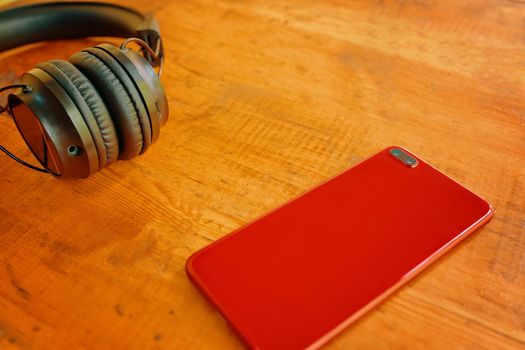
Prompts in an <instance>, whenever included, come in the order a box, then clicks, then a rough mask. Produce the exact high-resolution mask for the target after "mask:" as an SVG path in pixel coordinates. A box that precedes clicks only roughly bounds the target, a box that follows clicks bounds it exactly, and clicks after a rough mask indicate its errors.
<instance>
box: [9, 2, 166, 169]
mask: <svg viewBox="0 0 525 350" xmlns="http://www.w3.org/2000/svg"><path fill="white" fill-rule="evenodd" d="M89 36H106V37H108V36H111V37H123V38H131V39H128V40H126V41H125V42H124V43H123V44H122V45H121V46H120V47H115V46H113V45H110V44H101V45H97V46H94V47H91V48H87V49H84V50H82V51H80V52H77V53H75V54H74V55H72V56H71V57H70V58H69V60H68V61H65V60H51V61H48V62H43V63H39V64H37V65H36V66H35V68H33V69H31V70H30V71H28V72H26V73H24V74H23V76H22V77H21V83H19V84H12V85H9V86H5V87H3V88H2V89H0V92H1V91H4V90H8V89H16V90H14V91H13V93H11V94H9V96H8V106H7V107H6V108H7V109H8V111H9V113H10V114H11V116H12V118H13V120H14V122H15V124H16V126H17V128H18V130H19V132H20V134H21V135H22V137H23V139H24V140H25V142H26V144H27V146H28V147H29V148H30V150H31V151H32V153H33V154H34V156H35V157H36V158H37V159H38V161H39V162H40V164H42V166H43V167H44V168H43V169H39V168H36V167H34V166H32V165H30V164H28V163H26V162H24V161H22V160H20V159H18V158H16V157H15V156H14V155H12V154H11V153H10V152H9V151H7V150H5V148H3V147H2V150H4V151H5V152H6V153H7V154H8V155H10V156H11V157H12V158H15V159H16V160H17V161H19V162H21V163H22V164H24V165H26V166H29V167H31V168H33V169H36V170H40V171H45V172H48V173H51V174H53V175H55V176H58V177H88V176H89V175H91V174H93V173H94V172H96V171H98V170H99V169H102V168H103V167H105V166H107V165H108V164H110V163H112V162H114V161H115V160H117V159H131V158H133V157H136V156H138V155H139V154H142V153H144V152H145V151H146V150H147V149H148V148H149V147H150V146H151V145H152V144H153V143H155V141H156V140H157V139H158V137H159V131H160V127H161V126H162V125H164V123H165V122H166V120H167V118H168V102H167V98H166V95H165V92H164V89H163V87H162V85H161V83H160V79H159V76H160V72H161V69H162V62H163V56H164V54H163V48H162V40H161V37H160V32H159V25H158V23H157V21H156V20H155V19H154V18H153V17H151V16H148V15H144V14H141V13H139V12H136V11H134V10H132V9H130V8H126V7H122V6H117V5H111V4H105V3H95V2H56V3H44V4H37V5H29V6H23V7H15V8H10V9H7V10H5V11H3V12H0V51H4V50H8V49H11V48H14V47H17V46H21V45H25V44H29V43H33V42H38V41H45V40H54V39H69V38H82V37H89ZM132 41H134V42H137V43H138V44H139V45H141V46H142V53H143V55H144V56H142V55H141V54H139V53H138V52H135V51H133V50H130V49H128V48H127V47H126V45H127V44H128V43H130V42H132ZM155 68H157V69H158V73H157V72H156V71H155ZM0 147H1V146H0Z"/></svg>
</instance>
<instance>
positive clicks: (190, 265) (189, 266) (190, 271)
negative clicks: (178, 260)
mask: <svg viewBox="0 0 525 350" xmlns="http://www.w3.org/2000/svg"><path fill="white" fill-rule="evenodd" d="M199 253H200V250H199V251H196V252H194V253H193V254H191V255H190V256H189V257H188V259H186V263H185V264H184V271H186V275H187V276H188V277H189V278H190V279H191V280H192V281H193V282H195V278H196V269H195V260H196V259H197V258H198V256H199Z"/></svg>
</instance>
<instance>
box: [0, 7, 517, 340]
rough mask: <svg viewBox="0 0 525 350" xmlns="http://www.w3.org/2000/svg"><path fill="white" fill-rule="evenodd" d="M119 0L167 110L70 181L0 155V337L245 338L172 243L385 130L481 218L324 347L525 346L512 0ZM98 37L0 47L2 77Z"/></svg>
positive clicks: (325, 170) (312, 181)
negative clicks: (143, 143)
mask: <svg viewBox="0 0 525 350" xmlns="http://www.w3.org/2000/svg"><path fill="white" fill-rule="evenodd" d="M122 2H124V1H122ZM129 3H131V4H134V5H135V6H137V7H139V8H142V9H145V10H154V11H156V13H157V16H158V18H159V20H160V23H161V26H162V29H163V34H164V40H165V46H166V51H167V52H166V56H167V60H166V70H165V73H164V76H163V80H164V83H165V86H166V89H167V93H168V95H169V102H170V109H171V116H170V120H169V122H168V124H167V125H166V126H165V127H164V128H163V130H162V131H161V137H160V139H159V141H158V143H157V144H156V145H155V146H154V147H152V148H151V149H150V150H149V151H148V152H147V153H146V154H145V155H143V156H141V157H140V158H138V159H135V160H133V161H128V162H118V163H116V164H113V165H111V166H110V167H109V168H107V169H105V170H103V171H101V172H100V173H98V174H96V175H95V176H93V177H91V178H89V179H86V180H67V181H59V180H56V179H54V178H52V177H46V176H43V175H40V174H38V173H34V172H31V171H29V170H27V169H25V168H22V167H20V166H17V165H16V164H15V163H13V162H11V161H10V160H8V158H7V157H5V156H0V218H1V220H0V349H213V348H220V349H239V348H242V345H241V344H240V342H239V341H238V340H237V338H236V337H235V336H234V334H233V333H232V331H231V330H230V329H229V328H228V327H227V326H226V324H225V323H224V322H223V321H222V320H221V318H220V317H219V316H218V315H217V314H216V312H215V311H214V309H213V308H212V307H211V306H210V305H209V304H208V303H207V302H206V301H205V300H204V299H203V298H202V297H201V296H200V294H199V293H198V292H197V291H196V290H195V288H194V287H193V286H192V285H191V284H190V282H189V281H188V279H187V278H186V276H185V273H184V263H185V261H186V259H187V258H188V256H189V255H190V254H191V253H192V252H194V251H196V250H198V249H199V248H202V247H204V246H206V245H207V244H209V243H210V242H212V241H213V240H216V239H218V238H220V237H222V236H224V235H225V234H227V233H228V232H230V231H232V230H234V229H236V228H238V227H239V226H240V225H242V224H245V223H247V222H249V221H251V220H253V219H254V218H256V217H258V216H260V215H261V214H263V213H265V212H266V211H268V210H270V209H272V208H274V207H276V206H278V205H281V204H282V203H284V202H286V201H287V200H289V199H291V198H293V197H295V196H296V195H298V194H300V193H302V192H304V191H306V190H308V189H309V188H311V187H313V186H315V185H316V184H318V183H320V182H322V181H323V180H326V179H327V178H329V177H331V176H333V175H334V174H336V173H338V172H340V171H342V170H343V169H345V168H347V167H349V166H351V165H352V164H355V163H356V162H358V161H359V160H361V159H363V158H364V157H366V156H369V155H371V154H373V153H375V152H377V151H379V150H381V149H383V148H385V147H386V146H389V145H394V144H396V145H402V146H405V147H407V148H408V149H410V150H412V151H414V152H415V153H417V154H418V155H420V156H422V157H423V158H424V159H426V160H428V161H429V162H430V163H432V164H434V165H435V166H436V167H437V168H438V169H440V170H442V171H444V172H445V173H446V174H448V175H450V176H452V177H453V178H455V179H457V180H458V181H460V182H461V183H463V184H465V185H466V186H467V187H469V188H471V189H472V190H474V191H475V192H477V193H479V194H480V195H481V196H483V197H485V198H487V199H488V200H489V201H490V202H491V203H492V204H493V206H494V207H495V209H496V213H495V217H494V219H493V220H492V221H491V222H490V223H489V224H488V225H487V226H486V227H485V228H483V229H482V230H481V231H480V232H478V233H477V234H475V235H474V236H473V237H472V238H470V239H468V240H467V241H466V242H465V243H462V244H461V245H460V246H459V248H458V249H456V250H455V251H453V252H452V253H450V254H448V255H446V256H445V257H444V258H443V259H441V260H440V261H439V262H438V263H436V264H435V265H433V266H432V267H431V268H429V269H428V270H427V271H426V272H425V273H423V274H422V275H421V276H420V277H418V278H417V279H415V280H414V281H413V282H411V283H410V284H409V285H408V286H406V287H404V288H403V289H402V290H401V291H399V292H398V293H396V294H395V295H394V296H393V297H391V298H389V299H388V300H387V301H386V302H384V303H383V304H381V306H379V307H378V308H376V309H375V310H374V311H372V312H371V313H369V314H368V315H367V316H366V317H364V318H363V319H362V320H361V321H359V322H358V323H357V324H355V325H354V326H353V327H351V328H350V329H348V330H346V331H344V332H343V333H342V334H341V335H340V336H338V337H336V338H335V339H334V340H333V341H331V342H330V343H329V344H328V345H327V346H326V348H327V349H383V348H395V349H403V348H407V349H418V348H419V349H447V348H454V349H458V348H464V349H514V348H515V349H519V348H521V349H523V348H524V347H525V215H524V212H525V209H524V208H525V112H524V111H525V87H524V86H525V85H524V84H525V74H524V72H525V25H524V23H525V4H524V3H522V2H518V1H496V0H484V1H481V0H479V1H468V2H457V1H450V0H448V1H439V2H436V3H431V2H429V1H413V2H406V1H374V2H369V1H352V2H348V1H335V0H333V1H299V0H298V1H289V2H285V1H277V0H272V1H243V2H236V1H212V0H202V1H200V0H192V1H178V2H171V1H167V0H166V1H162V0H157V1H152V0H150V1H129ZM95 42H96V40H89V41H88V40H79V41H69V42H57V43H48V44H37V45H33V46H29V47H26V48H23V49H19V50H15V51H11V52H7V53H2V54H0V71H1V76H0V82H1V83H6V82H9V81H11V80H13V79H15V78H16V77H17V76H19V75H20V74H21V73H22V72H23V71H25V70H27V69H29V68H31V67H32V66H33V65H34V64H36V63H37V62H39V61H42V60H46V59H51V58H56V57H61V58H66V57H68V56H69V55H70V54H72V53H74V52H75V51H77V50H79V49H81V48H83V47H85V46H89V45H93V44H94V43H95ZM15 130H16V129H15V127H14V126H13V124H12V122H11V121H10V120H9V119H7V118H0V140H1V143H2V144H3V145H4V146H8V147H9V148H10V149H11V150H13V151H14V152H16V153H17V154H20V155H21V156H23V157H27V158H28V159H29V157H30V153H29V151H28V150H26V149H25V147H24V145H23V142H22V141H21V139H20V137H19V136H18V135H17V133H16V131H15Z"/></svg>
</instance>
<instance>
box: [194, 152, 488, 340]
mask: <svg viewBox="0 0 525 350" xmlns="http://www.w3.org/2000/svg"><path fill="white" fill-rule="evenodd" d="M491 216H492V209H491V206H490V205H489V204H488V203H487V202H486V201H485V200H483V199H482V198H480V197H478V196H477V195H475V194H474V193H472V192H471V191H469V190H467V189H466V188H465V187H463V186H461V185H460V184H458V183H457V182H455V181H454V180H452V179H450V178H449V177H447V176H445V175H444V174H442V173H441V172H439V171H438V170H436V169H435V168H433V167H432V166H430V165H428V164H427V163H425V162H424V161H422V160H421V159H419V158H418V157H416V156H415V155H414V154H412V153H410V152H409V151H407V150H406V149H403V148H400V147H389V148H387V149H385V150H383V151H381V152H379V153H378V154H376V155H374V156H372V157H371V158H368V159H366V160H364V161H363V162H361V163H359V164H358V165H356V166H354V167H352V168H351V169H349V170H347V171H345V172H343V173H342V174H340V175H338V176H336V177H334V178H332V179H331V180H329V181H327V182H326V183H324V184H322V185H320V186H318V187H316V188H315V189H313V190H312V191H310V192H307V193H306V194H303V195H302V196H300V197H299V198H296V199H295V200H293V201H291V202H289V203H287V204H285V205H284V206H282V207H280V208H278V209H276V210H274V211H273V212H271V213H269V214H267V215H265V216H263V217H261V218H260V219H258V220H256V221H255V222H253V223H251V224H248V225H246V226H244V227H242V228H240V229H238V230H237V231H235V232H233V233H231V234H229V235H227V236H226V237H224V238H222V239H220V240H218V241H217V242H215V243H213V244H211V245H210V246H208V247H206V248H204V249H202V250H200V251H199V252H197V253H195V254H194V255H192V256H191V257H190V259H189V260H188V262H187V265H186V270H187V273H188V276H189V277H190V278H191V280H192V281H193V282H194V284H195V285H196V286H197V287H198V288H199V290H200V291H201V292H202V293H203V294H204V295H205V296H206V297H207V299H208V300H209V301H210V302H211V303H213V304H214V305H215V306H216V307H217V308H218V309H219V310H220V312H221V313H222V315H223V316H224V318H225V319H226V320H227V321H228V322H229V324H230V325H231V326H232V327H233V328H234V329H235V330H236V332H237V333H238V334H239V335H240V337H241V338H242V339H243V340H244V342H245V343H246V344H247V345H248V346H249V347H250V348H253V349H306V348H308V349H313V348H317V347H318V346H320V345H322V344H323V343H325V342H326V341H327V340H329V339H330V338H331V337H333V336H334V335H335V334H336V333H338V332H340V331H341V330H342V329H343V328H344V327H346V326H348V325H349V324H350V323H352V322H353V321H355V320H356V319H357V318H358V317H359V316H361V315H362V314H363V313H365V312H366V311H368V310H370V309H371V308H372V307H373V306H374V305H376V304H378V303H379V302H380V301H381V300H383V299H384V298H385V297H386V296H388V295H389V294H391V293H392V292H394V291H395V290H396V289H397V288H399V287H400V286H401V285H403V284H404V283H406V282H407V281H408V280H410V279H411V278H412V277H414V276H415V275H416V274H417V273H418V272H420V271H421V270H422V269H423V268H424V267H425V266H427V265H428V264H429V263H431V262H432V261H434V260H436V259H437V258H438V257H439V256H441V255H442V254H443V253H445V252H446V251H448V250H449V249H451V248H452V247H453V246H455V245H456V244H457V243H459V242H460V241H461V240H463V239H464V238H465V237H467V236H468V235H469V234H470V233H472V232H473V231H474V230H476V229H477V228H478V227H480V226H481V225H483V224H485V223H486V222H487V221H488V220H489V219H490V218H491Z"/></svg>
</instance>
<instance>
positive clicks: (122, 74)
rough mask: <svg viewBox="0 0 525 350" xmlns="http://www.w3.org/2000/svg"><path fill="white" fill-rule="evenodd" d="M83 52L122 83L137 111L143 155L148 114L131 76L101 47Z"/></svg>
mask: <svg viewBox="0 0 525 350" xmlns="http://www.w3.org/2000/svg"><path fill="white" fill-rule="evenodd" d="M83 51H87V52H90V53H91V54H93V55H95V56H97V57H98V58H99V59H101V60H102V61H104V63H105V64H106V65H107V66H108V67H109V68H110V69H111V71H112V72H113V74H115V76H116V77H117V78H118V79H119V81H120V82H121V83H122V86H124V88H125V89H126V92H127V93H128V94H129V96H130V97H131V101H132V102H133V106H134V107H135V109H136V111H137V117H138V118H139V124H140V128H141V130H142V142H143V144H142V151H141V152H140V153H144V152H145V151H146V150H147V149H148V148H149V146H150V145H151V122H150V120H149V114H148V111H147V109H146V106H145V104H144V101H143V100H142V98H141V97H140V93H139V91H137V86H136V84H134V83H133V81H132V78H131V76H130V75H129V74H128V73H127V72H126V70H125V69H124V67H123V66H122V65H121V63H120V62H119V61H118V60H117V59H116V58H115V57H114V56H113V55H111V54H110V53H109V52H107V51H106V50H104V49H103V48H101V47H98V46H95V47H91V48H89V49H85V50H83Z"/></svg>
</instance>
